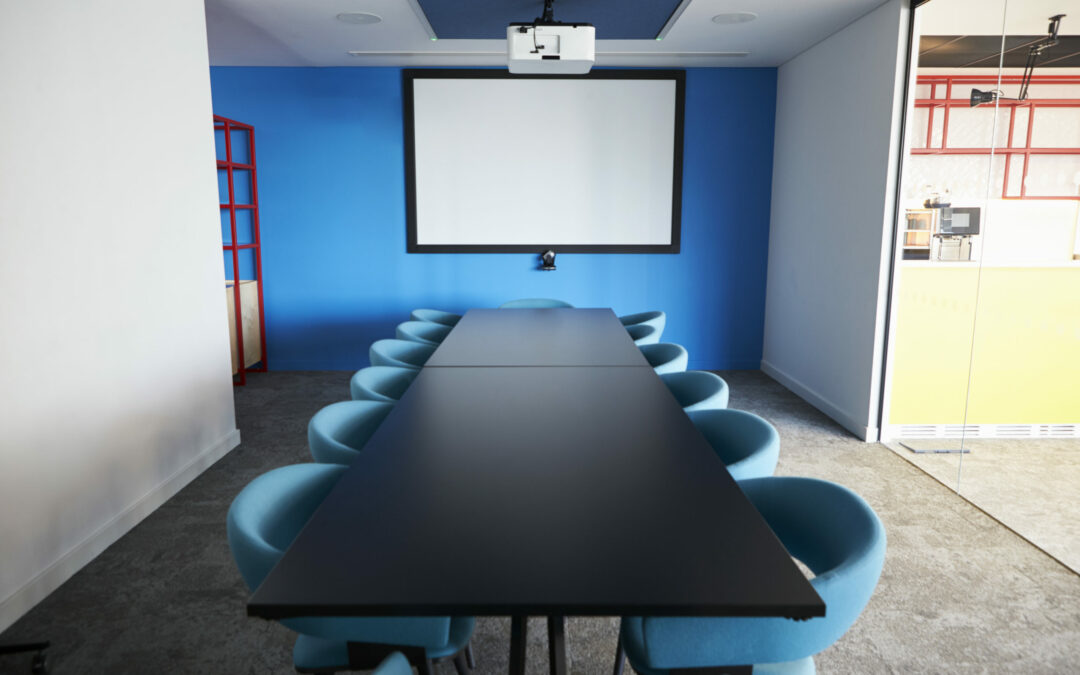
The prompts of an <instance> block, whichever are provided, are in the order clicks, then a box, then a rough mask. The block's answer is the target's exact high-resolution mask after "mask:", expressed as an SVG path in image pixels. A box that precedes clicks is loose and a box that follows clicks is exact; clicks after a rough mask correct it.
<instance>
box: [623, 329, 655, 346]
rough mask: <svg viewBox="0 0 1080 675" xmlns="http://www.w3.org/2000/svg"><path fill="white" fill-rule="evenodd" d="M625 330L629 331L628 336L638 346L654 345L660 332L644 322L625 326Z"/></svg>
mask: <svg viewBox="0 0 1080 675" xmlns="http://www.w3.org/2000/svg"><path fill="white" fill-rule="evenodd" d="M626 332H627V333H630V337H631V338H632V339H633V340H634V344H636V345H637V346H639V347H640V346H641V345H654V344H656V343H657V342H660V333H659V332H657V330H656V327H655V326H649V325H646V324H638V325H636V326H627V327H626Z"/></svg>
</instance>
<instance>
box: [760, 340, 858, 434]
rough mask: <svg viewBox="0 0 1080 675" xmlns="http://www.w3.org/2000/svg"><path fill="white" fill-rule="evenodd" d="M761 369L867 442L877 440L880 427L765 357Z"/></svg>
mask: <svg viewBox="0 0 1080 675" xmlns="http://www.w3.org/2000/svg"><path fill="white" fill-rule="evenodd" d="M761 370H762V371H763V372H764V373H765V374H766V375H768V376H769V377H771V378H772V379H774V380H776V381H777V382H779V383H780V384H782V385H784V386H785V387H787V388H788V389H790V390H791V391H792V392H793V393H794V394H795V395H796V396H798V397H799V398H801V399H803V400H804V401H806V402H807V403H809V404H810V405H812V406H814V407H815V408H817V409H818V410H820V411H821V412H823V413H825V414H826V415H828V416H829V417H830V418H832V419H833V420H834V421H835V422H836V423H837V424H839V425H840V426H842V427H844V428H845V429H847V430H848V431H850V432H851V433H853V434H855V436H857V437H858V438H859V439H860V440H863V441H867V442H875V441H877V439H878V428H877V427H876V426H873V427H871V426H867V425H866V424H865V423H863V422H861V421H859V420H856V419H855V418H853V417H851V415H849V414H848V413H846V412H844V411H843V410H841V409H840V407H839V406H837V405H836V404H834V403H833V402H832V401H830V400H829V399H827V398H825V397H824V396H822V395H821V394H819V393H817V392H816V391H814V390H813V389H811V388H810V387H808V386H807V385H805V384H803V383H802V382H800V381H799V380H797V379H795V378H794V377H792V376H790V375H788V374H787V373H785V372H784V371H782V370H780V369H779V368H777V367H776V366H774V365H772V364H771V363H769V362H768V361H766V360H765V359H762V360H761Z"/></svg>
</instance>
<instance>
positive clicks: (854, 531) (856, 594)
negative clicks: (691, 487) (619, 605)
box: [630, 476, 885, 668]
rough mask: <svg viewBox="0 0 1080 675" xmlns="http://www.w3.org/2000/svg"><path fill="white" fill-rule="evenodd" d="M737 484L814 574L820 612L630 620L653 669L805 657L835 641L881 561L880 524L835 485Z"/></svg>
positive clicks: (783, 479) (866, 596) (781, 480)
mask: <svg viewBox="0 0 1080 675" xmlns="http://www.w3.org/2000/svg"><path fill="white" fill-rule="evenodd" d="M739 487H741V488H742V490H743V492H745V493H746V496H747V497H749V498H750V501H751V502H753V504H754V506H755V507H756V508H757V509H758V511H760V512H761V515H762V516H764V518H765V520H766V521H767V522H768V524H769V527H771V528H772V530H773V532H775V533H776V536H777V537H778V538H779V539H780V541H781V542H782V543H783V544H784V546H785V547H786V548H787V550H788V552H789V553H791V555H792V556H794V557H795V558H797V559H799V560H801V561H802V562H803V563H804V564H806V566H807V567H809V568H810V569H811V570H812V571H813V572H814V574H815V575H816V576H815V577H814V578H813V579H811V580H810V584H811V585H812V586H813V587H814V589H815V590H816V591H817V592H818V595H820V596H821V599H822V600H824V601H825V608H826V609H825V611H826V614H825V616H824V617H819V618H814V619H808V620H806V621H791V620H790V619H781V618H749V619H736V618H680V617H646V618H645V619H643V620H642V619H632V618H631V619H630V621H631V622H632V623H633V622H634V621H637V622H639V623H638V628H639V629H640V630H641V634H642V638H643V640H642V641H643V643H644V644H645V645H647V651H648V654H647V658H648V661H649V663H650V664H651V665H652V666H653V667H655V668H674V667H682V668H685V667H691V664H694V665H701V664H709V665H716V666H720V665H737V664H747V663H779V662H784V661H795V660H798V659H803V658H805V657H807V656H811V655H813V654H817V653H818V652H820V651H822V650H823V649H825V648H827V647H829V646H830V645H832V644H833V643H834V642H836V641H837V640H838V639H840V637H841V636H843V634H844V633H845V632H847V630H848V629H849V628H850V627H851V625H852V624H853V623H855V620H856V619H857V618H858V617H859V614H861V613H862V610H863V608H864V607H866V603H867V602H869V601H870V596H871V595H873V592H874V588H875V587H876V586H877V582H878V578H879V577H880V576H881V568H882V565H883V564H884V561H885V527H884V526H883V525H882V524H881V520H880V519H879V518H878V516H877V514H876V513H874V510H873V509H871V508H870V505H869V504H867V503H866V502H865V501H864V500H863V499H862V497H860V496H859V495H857V494H855V493H854V492H852V491H851V490H849V489H847V488H845V487H843V486H841V485H837V484H835V483H830V482H828V481H823V480H818V479H815V478H801V477H791V476H771V477H768V478H752V479H749V480H744V481H740V482H739ZM690 636H693V641H692V643H690V642H688V640H690V639H691V637H690ZM688 645H689V646H688ZM674 664H679V665H674Z"/></svg>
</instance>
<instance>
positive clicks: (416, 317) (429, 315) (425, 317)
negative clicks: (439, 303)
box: [409, 309, 461, 326]
mask: <svg viewBox="0 0 1080 675" xmlns="http://www.w3.org/2000/svg"><path fill="white" fill-rule="evenodd" d="M409 318H411V319H412V320H413V321H430V322H431V323H441V324H442V325H444V326H456V325H457V323H458V321H461V315H460V314H454V313H453V312H444V311H442V310H441V309H414V310H413V311H412V313H411V314H410V315H409Z"/></svg>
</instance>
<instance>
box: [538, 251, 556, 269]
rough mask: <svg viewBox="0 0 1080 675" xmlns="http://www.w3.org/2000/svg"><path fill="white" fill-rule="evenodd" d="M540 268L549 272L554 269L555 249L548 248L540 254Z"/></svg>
mask: <svg viewBox="0 0 1080 675" xmlns="http://www.w3.org/2000/svg"><path fill="white" fill-rule="evenodd" d="M540 269H542V270H544V271H545V272H550V271H552V270H554V269H555V251H552V250H551V249H550V248H549V249H548V250H546V251H544V252H543V253H541V254H540Z"/></svg>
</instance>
